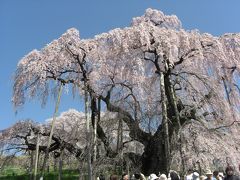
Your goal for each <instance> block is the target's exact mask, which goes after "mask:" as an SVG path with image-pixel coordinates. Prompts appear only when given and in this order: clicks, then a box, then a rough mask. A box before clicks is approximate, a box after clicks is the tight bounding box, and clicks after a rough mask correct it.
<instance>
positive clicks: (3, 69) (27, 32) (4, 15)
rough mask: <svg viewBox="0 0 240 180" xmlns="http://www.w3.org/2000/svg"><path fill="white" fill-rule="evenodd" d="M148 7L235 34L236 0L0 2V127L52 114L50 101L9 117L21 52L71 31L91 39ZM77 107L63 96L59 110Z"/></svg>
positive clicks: (194, 25)
mask: <svg viewBox="0 0 240 180" xmlns="http://www.w3.org/2000/svg"><path fill="white" fill-rule="evenodd" d="M149 7H151V8H155V9H158V10H161V11H163V12H164V13H165V14H176V15H177V16H178V18H179V19H180V20H181V21H182V24H183V27H184V28H185V29H199V30H200V31H201V32H208V33H211V34H214V35H221V34H223V33H226V32H240V23H239V21H240V11H239V7H240V1H239V0H231V1H226V0H198V1H197V0H195V1H194V0H118V1H117V0H85V1H83V0H0V42H1V43H0V129H4V128H7V127H9V126H10V125H12V124H13V123H15V122H17V121H18V120H23V119H27V118H31V119H33V120H36V121H39V122H41V121H44V120H45V119H47V118H49V117H51V116H52V114H53V111H54V100H53V99H52V98H50V99H49V102H48V103H47V105H46V106H45V107H44V108H42V107H41V104H40V103H39V102H38V100H37V99H36V100H33V101H31V102H27V103H26V105H25V106H24V107H23V108H21V109H19V111H18V113H17V114H15V113H14V109H13V106H12V104H11V96H12V86H13V75H14V71H15V69H16V66H17V63H18V61H19V60H20V59H21V58H22V57H23V56H24V55H25V54H27V53H28V52H30V51H31V50H32V49H35V48H36V49H40V48H42V47H43V46H44V45H45V44H47V43H49V42H51V41H52V40H53V39H55V38H58V37H59V36H60V35H61V34H62V33H64V32H65V31H66V30H67V29H68V28H71V27H76V28H77V29H79V31H80V36H81V38H91V37H93V36H94V35H96V34H99V33H102V32H106V31H109V30H111V29H113V28H117V27H126V26H129V24H130V22H131V19H132V17H136V16H141V15H142V14H143V13H144V11H145V9H147V8H149ZM82 106H83V105H82V103H81V101H80V98H79V97H77V98H75V99H73V98H72V97H71V96H70V95H66V94H65V95H64V96H63V98H62V101H61V104H60V112H61V111H65V110H68V109H69V108H76V109H78V110H82V109H83V107H82Z"/></svg>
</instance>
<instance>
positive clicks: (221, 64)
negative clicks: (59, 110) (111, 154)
mask: <svg viewBox="0 0 240 180" xmlns="http://www.w3.org/2000/svg"><path fill="white" fill-rule="evenodd" d="M239 59H240V33H227V34H224V35H222V36H219V37H215V36H213V35H211V34H208V33H201V32H199V31H198V30H190V31H189V30H184V29H183V28H182V26H181V22H180V20H179V19H178V18H177V17H176V16H174V15H173V16H167V15H164V14H163V13H162V12H160V11H157V10H153V9H147V10H146V12H145V14H144V15H143V16H141V17H137V18H133V21H132V24H131V26H130V27H126V28H123V29H119V28H117V29H114V30H111V31H110V32H108V33H103V34H99V35H96V36H95V37H94V38H92V39H81V38H80V35H79V32H78V30H77V29H75V28H71V29H69V30H67V31H66V33H64V34H63V35H62V36H61V37H60V38H58V39H56V40H54V41H52V42H51V43H50V44H48V45H46V46H45V47H44V48H43V49H41V50H40V51H38V50H33V51H31V52H30V53H29V54H27V55H26V56H25V57H23V58H22V59H21V60H20V61H19V63H18V66H17V71H16V75H15V81H14V94H13V103H14V105H15V107H18V106H21V105H23V104H24V102H25V100H26V99H31V98H35V97H38V98H40V100H41V101H42V102H43V104H44V103H45V102H46V100H47V97H48V96H49V95H51V94H56V90H57V87H58V86H59V84H60V83H62V84H64V85H67V84H72V85H71V87H72V88H73V92H75V93H76V92H78V91H80V93H81V94H82V95H84V93H83V90H86V91H88V93H89V94H90V96H91V97H93V98H99V99H100V100H101V101H103V102H104V103H105V104H106V107H107V109H108V111H111V112H117V113H119V114H120V116H121V117H122V119H123V121H124V122H125V123H126V124H127V126H128V128H129V130H130V133H129V135H130V137H131V138H132V139H134V140H137V141H139V142H140V143H142V144H143V145H144V147H145V152H144V153H143V155H142V163H143V167H142V169H143V171H144V172H146V173H147V174H148V173H150V172H151V171H159V170H164V171H165V170H166V168H167V167H166V166H165V165H164V163H161V162H164V160H163V159H164V154H165V155H167V154H168V153H169V155H170V156H171V157H172V156H173V155H172V153H173V151H174V148H177V149H179V148H181V146H179V145H177V144H176V142H178V140H179V139H181V136H180V134H179V133H180V132H181V130H182V128H184V126H185V125H186V124H188V123H191V122H193V121H195V122H197V121H198V122H200V123H201V124H202V126H204V127H206V128H219V127H220V126H228V125H229V124H234V123H235V122H239V118H240V117H239V114H240V113H239V111H240V106H239V104H240V88H239V85H240V76H239V75H240V60H239ZM92 107H93V106H92ZM166 125H167V126H166ZM99 128H100V127H99ZM166 136H167V137H166ZM159 139H160V140H159ZM161 139H162V140H161ZM163 139H164V141H163ZM156 143H157V144H163V145H162V146H161V147H157V145H155V146H156V147H155V146H154V144H156ZM168 143H169V147H167V149H170V150H169V152H167V150H166V148H165V147H166V146H168V145H167V144H168ZM150 147H151V150H150ZM154 147H155V148H154ZM153 154H154V155H153ZM150 156H151V157H153V156H157V157H159V158H158V159H156V160H154V159H153V158H150ZM146 158H148V160H149V158H150V159H151V161H150V164H151V165H149V166H148V167H145V166H144V162H146ZM169 158H170V157H169ZM159 159H161V160H159ZM157 160H158V163H156V162H155V161H157ZM165 160H166V159H165ZM161 164H162V165H161ZM161 166H164V167H161ZM167 166H168V165H167ZM169 166H170V165H169Z"/></svg>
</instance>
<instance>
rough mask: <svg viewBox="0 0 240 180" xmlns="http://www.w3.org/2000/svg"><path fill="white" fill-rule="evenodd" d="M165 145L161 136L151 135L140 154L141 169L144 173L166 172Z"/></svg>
mask: <svg viewBox="0 0 240 180" xmlns="http://www.w3.org/2000/svg"><path fill="white" fill-rule="evenodd" d="M164 151H165V146H164V140H163V138H162V137H153V138H151V140H150V141H149V143H148V145H147V146H146V147H145V149H144V153H143V155H142V167H141V170H142V172H143V173H144V175H150V174H151V173H156V174H158V173H159V172H160V173H166V172H167V171H168V170H167V161H166V158H165V152H164Z"/></svg>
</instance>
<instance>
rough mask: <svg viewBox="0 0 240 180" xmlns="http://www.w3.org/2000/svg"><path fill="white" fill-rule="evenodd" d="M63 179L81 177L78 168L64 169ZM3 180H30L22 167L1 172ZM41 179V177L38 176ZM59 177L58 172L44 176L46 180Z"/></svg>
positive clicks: (73, 179) (72, 179)
mask: <svg viewBox="0 0 240 180" xmlns="http://www.w3.org/2000/svg"><path fill="white" fill-rule="evenodd" d="M62 177H63V178H62V179H66V180H67V179H71V180H75V179H76V180H77V179H78V177H79V174H78V171H77V170H67V169H66V170H63V172H62ZM0 179H1V180H5V179H6V180H29V175H28V174H26V172H25V171H24V170H22V169H20V168H6V169H5V170H4V171H2V172H1V174H0ZM38 179H39V178H38ZM54 179H58V172H50V173H47V174H46V175H45V176H44V180H54Z"/></svg>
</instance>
